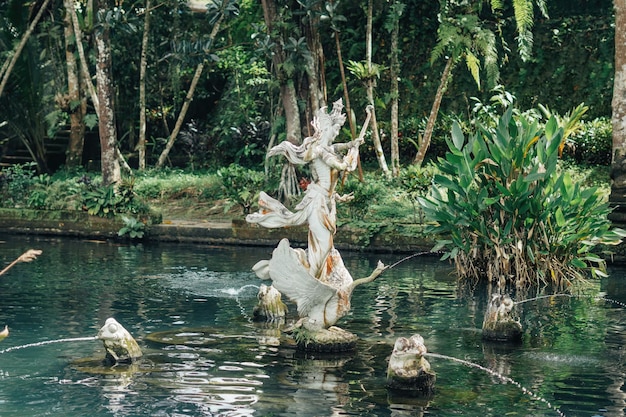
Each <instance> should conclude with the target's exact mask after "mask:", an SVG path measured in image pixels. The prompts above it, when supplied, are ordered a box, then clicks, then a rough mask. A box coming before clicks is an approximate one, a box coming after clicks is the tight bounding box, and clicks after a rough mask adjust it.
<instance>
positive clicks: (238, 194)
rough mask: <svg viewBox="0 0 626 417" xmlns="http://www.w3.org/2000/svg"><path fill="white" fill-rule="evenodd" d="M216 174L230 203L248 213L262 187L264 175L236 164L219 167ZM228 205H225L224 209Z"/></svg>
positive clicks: (227, 207) (228, 207)
mask: <svg viewBox="0 0 626 417" xmlns="http://www.w3.org/2000/svg"><path fill="white" fill-rule="evenodd" d="M217 175H218V176H219V177H220V178H221V179H222V190H223V192H224V194H225V195H226V196H227V197H228V198H229V199H230V201H231V202H232V204H238V205H240V206H241V208H242V209H243V212H244V214H249V213H250V212H251V209H252V204H253V203H254V202H255V201H256V200H257V198H258V195H259V190H262V189H263V186H264V183H265V175H264V174H263V173H262V172H259V171H254V170H251V169H247V168H244V167H242V166H241V165H237V164H231V165H229V166H228V167H225V168H221V169H220V170H218V171H217ZM230 207H231V206H226V208H225V209H226V210H228V209H230Z"/></svg>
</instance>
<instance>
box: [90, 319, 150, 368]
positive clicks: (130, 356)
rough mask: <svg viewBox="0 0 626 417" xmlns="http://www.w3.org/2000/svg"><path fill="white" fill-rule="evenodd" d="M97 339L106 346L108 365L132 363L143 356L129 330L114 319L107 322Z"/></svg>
mask: <svg viewBox="0 0 626 417" xmlns="http://www.w3.org/2000/svg"><path fill="white" fill-rule="evenodd" d="M96 337H97V338H98V339H100V340H102V343H103V344H104V348H105V349H106V359H105V360H106V362H107V363H110V364H113V365H115V364H118V363H132V362H135V361H136V360H137V359H139V358H141V356H142V355H143V353H142V352H141V348H139V345H138V344H137V342H136V341H135V339H133V337H132V336H131V335H130V333H129V332H128V330H126V329H125V328H124V327H123V326H122V325H121V324H119V323H118V322H117V320H115V319H114V318H112V317H111V318H108V319H107V320H106V322H105V323H104V326H102V328H101V329H100V331H99V332H98V336H96Z"/></svg>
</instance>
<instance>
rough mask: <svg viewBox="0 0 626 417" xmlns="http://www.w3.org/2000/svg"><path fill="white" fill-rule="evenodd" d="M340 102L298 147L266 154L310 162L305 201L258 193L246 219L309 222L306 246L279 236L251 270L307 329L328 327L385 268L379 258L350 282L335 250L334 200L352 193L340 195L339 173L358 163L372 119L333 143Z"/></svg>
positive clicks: (273, 223)
mask: <svg viewBox="0 0 626 417" xmlns="http://www.w3.org/2000/svg"><path fill="white" fill-rule="evenodd" d="M342 111H343V104H342V102H341V100H338V101H336V102H335V103H334V104H333V108H332V111H331V112H328V110H327V108H326V107H323V108H321V109H319V110H318V111H317V112H316V113H315V117H314V119H313V121H312V122H311V124H312V126H313V130H314V133H313V136H311V137H308V138H306V139H305V140H304V141H303V143H302V144H301V145H294V144H292V143H291V142H287V141H284V142H282V143H280V144H279V145H277V146H274V147H273V148H272V149H270V151H269V152H268V157H269V156H275V155H282V156H284V157H286V158H287V160H288V161H289V162H291V163H292V164H295V165H307V164H308V165H309V167H310V170H311V174H312V179H313V181H312V183H311V184H309V185H308V187H307V189H306V191H305V194H304V197H303V199H302V200H301V201H300V203H299V204H298V205H296V207H295V211H291V210H289V209H288V208H287V207H285V206H284V205H283V204H282V203H281V202H279V201H278V200H276V199H274V198H272V197H270V196H269V195H267V194H266V193H264V192H261V193H260V197H259V207H260V210H259V211H258V212H257V213H252V214H249V215H248V216H247V217H246V221H247V222H249V223H254V224H259V225H261V226H263V227H267V228H279V227H287V226H298V225H304V224H308V228H309V233H308V246H307V248H306V250H303V249H294V248H291V247H290V246H289V241H288V240H287V239H283V240H282V241H281V242H280V243H279V245H278V247H277V248H276V249H275V250H274V253H273V254H272V259H270V260H262V261H260V262H258V263H257V264H256V265H255V266H254V267H253V270H254V271H255V272H256V274H257V276H259V277H260V278H263V279H271V280H272V283H273V286H274V287H275V288H276V289H277V290H279V291H280V292H281V293H283V294H284V295H286V296H287V298H289V299H290V300H292V301H293V302H295V303H296V304H297V306H298V314H299V316H300V318H301V320H300V321H299V323H298V326H303V327H304V328H306V329H307V330H309V331H311V332H318V331H321V330H326V329H328V328H329V327H331V326H333V325H334V324H335V323H336V322H337V320H339V319H340V318H341V317H342V316H344V315H345V314H346V313H347V312H348V311H349V310H350V297H351V294H352V291H353V290H354V288H355V287H356V286H357V285H360V284H362V283H365V282H370V281H372V280H374V279H375V278H376V277H377V276H378V275H380V273H382V271H383V270H384V269H385V266H384V265H383V264H382V263H381V262H379V264H378V266H377V268H376V270H375V271H374V273H373V274H372V275H370V276H369V277H367V278H362V279H359V280H356V281H355V280H353V279H352V276H351V275H350V273H349V272H348V270H347V269H346V268H345V266H344V264H343V261H342V259H341V255H340V254H339V252H338V251H337V249H335V247H334V243H333V239H334V235H335V233H336V222H337V219H336V203H337V202H342V201H347V200H348V199H349V198H351V196H350V195H339V194H338V193H337V192H336V189H335V188H336V185H337V182H338V180H339V178H340V174H341V172H350V171H353V170H354V169H355V168H356V166H357V162H358V157H359V146H360V145H361V144H362V143H363V142H364V139H363V137H364V135H365V131H366V128H367V125H368V124H369V119H370V117H371V109H370V108H369V107H368V108H367V119H366V121H365V123H364V125H363V128H362V131H361V134H360V136H359V137H358V138H357V139H355V140H353V141H350V142H347V143H337V144H334V143H333V141H334V140H335V138H336V137H337V135H338V134H339V132H340V129H341V127H342V126H343V124H344V123H345V121H346V116H345V115H344V114H343V113H342Z"/></svg>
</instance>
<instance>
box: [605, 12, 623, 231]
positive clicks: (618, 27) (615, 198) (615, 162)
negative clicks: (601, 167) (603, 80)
mask: <svg viewBox="0 0 626 417" xmlns="http://www.w3.org/2000/svg"><path fill="white" fill-rule="evenodd" d="M614 4H615V79H614V84H613V102H612V106H613V115H612V124H613V158H612V161H611V179H612V182H611V195H610V197H609V201H610V203H611V205H612V206H614V212H613V213H612V215H611V217H612V219H614V220H616V221H618V222H619V223H621V224H624V223H626V0H615V1H614Z"/></svg>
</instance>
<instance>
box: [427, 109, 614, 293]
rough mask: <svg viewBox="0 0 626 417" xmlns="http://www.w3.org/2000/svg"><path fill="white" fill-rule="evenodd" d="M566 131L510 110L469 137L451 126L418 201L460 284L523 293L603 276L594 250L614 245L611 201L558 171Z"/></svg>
mask: <svg viewBox="0 0 626 417" xmlns="http://www.w3.org/2000/svg"><path fill="white" fill-rule="evenodd" d="M563 135H564V130H563V128H562V127H559V125H558V122H557V120H556V118H554V117H551V118H550V119H549V120H548V121H547V123H546V124H545V125H540V124H539V122H538V121H537V120H534V119H530V118H528V117H526V116H524V115H523V114H517V112H514V111H513V109H512V108H509V109H508V110H507V111H506V112H505V113H504V114H503V115H502V116H501V117H500V118H499V120H498V123H497V125H496V126H495V127H485V126H483V125H481V124H480V123H478V124H477V129H476V132H475V133H473V134H471V135H469V136H468V137H465V135H464V134H463V132H462V130H461V128H460V126H459V125H458V124H454V125H453V127H452V133H451V137H450V138H448V139H447V143H448V148H449V151H448V153H447V154H446V155H445V158H439V161H438V168H439V169H440V171H441V173H440V174H436V175H435V176H434V177H433V187H432V188H431V190H430V192H429V194H428V196H426V197H424V198H418V201H419V202H420V204H421V205H422V208H423V210H424V214H425V217H426V219H427V221H429V223H430V224H429V227H428V231H429V232H430V233H434V234H436V235H437V236H438V237H439V240H438V244H437V246H436V248H435V249H436V250H440V249H443V250H444V252H445V254H444V256H443V258H451V259H453V260H454V262H455V266H456V269H457V272H458V273H459V276H460V277H461V278H470V279H476V280H482V279H487V280H488V281H490V282H497V283H500V284H501V285H506V284H513V285H516V286H517V287H524V286H529V285H545V284H556V285H557V286H564V287H566V286H568V285H570V284H571V283H573V282H574V281H577V280H579V279H582V278H584V276H585V275H586V273H587V272H591V274H593V275H601V274H603V271H604V267H605V265H604V262H603V261H602V259H601V258H600V257H599V256H597V255H596V254H595V253H594V252H593V249H594V248H595V247H596V246H597V245H599V244H617V243H619V238H620V236H621V235H623V232H622V231H620V230H615V229H613V230H611V229H610V222H609V221H608V219H607V215H608V213H609V207H608V203H607V202H606V201H605V200H604V199H603V198H602V197H601V195H602V194H601V193H600V192H598V189H597V188H595V187H589V188H583V187H581V185H580V184H578V183H575V182H574V181H572V179H571V177H570V175H569V174H568V173H566V172H561V171H560V169H559V165H558V158H559V146H560V144H561V143H562V140H563Z"/></svg>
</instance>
